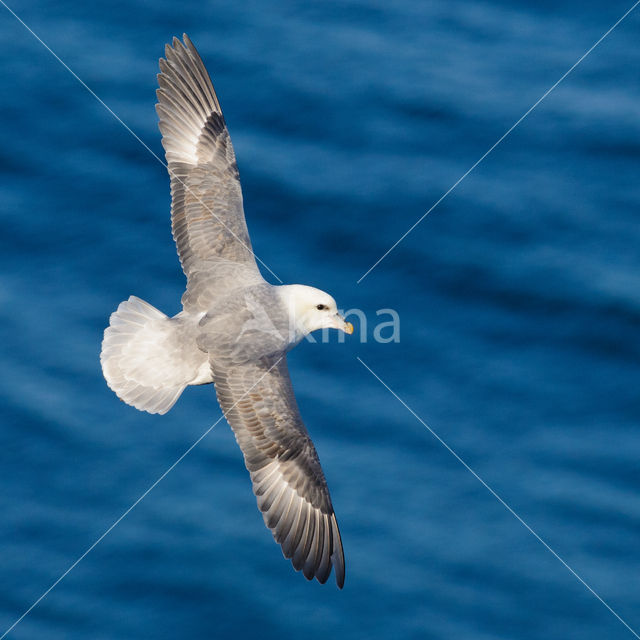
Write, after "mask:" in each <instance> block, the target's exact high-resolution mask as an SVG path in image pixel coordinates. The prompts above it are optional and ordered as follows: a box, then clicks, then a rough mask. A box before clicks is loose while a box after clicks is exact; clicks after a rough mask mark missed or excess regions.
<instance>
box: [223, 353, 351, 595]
mask: <svg viewBox="0 0 640 640" xmlns="http://www.w3.org/2000/svg"><path fill="white" fill-rule="evenodd" d="M211 370H212V373H213V378H214V383H215V387H216V392H217V395H218V401H219V402H220V406H221V407H222V410H223V412H224V414H225V417H226V418H227V420H228V422H229V424H230V425H231V428H232V429H233V432H234V434H235V436H236V440H237V441H238V444H239V445H240V448H241V449H242V453H243V454H244V461H245V464H246V466H247V469H248V470H249V473H250V475H251V481H252V483H253V492H254V493H255V494H256V498H257V501H258V507H259V509H260V511H262V515H263V518H264V521H265V524H266V525H267V527H268V528H269V529H271V532H272V533H273V537H274V538H275V540H276V542H278V543H279V544H280V545H281V547H282V552H283V554H284V556H285V557H286V558H290V559H291V562H292V564H293V566H294V568H295V569H296V570H297V571H299V570H300V569H302V572H303V573H304V575H305V577H306V578H307V579H308V580H311V579H312V578H313V577H315V578H316V579H317V580H318V581H319V582H321V583H324V582H326V580H327V578H328V577H329V574H330V573H331V567H332V566H333V567H334V569H335V576H336V582H337V584H338V586H339V587H340V588H342V586H343V585H344V571H345V570H344V553H343V550H342V540H341V539H340V531H339V530H338V523H337V521H336V516H335V513H334V511H333V506H332V504H331V497H330V496H329V489H328V488H327V482H326V480H325V478H324V474H323V472H322V468H321V467H320V461H319V460H318V454H317V453H316V449H315V447H314V446H313V442H311V438H310V437H309V434H308V432H307V430H306V428H305V426H304V424H303V422H302V419H301V417H300V412H299V410H298V406H297V404H296V400H295V396H294V394H293V388H292V386H291V379H290V377H289V371H288V368H287V363H286V359H285V356H284V355H282V356H278V357H277V358H276V357H272V358H264V359H262V360H260V361H258V362H251V363H245V364H241V365H239V364H228V363H225V362H224V361H217V362H216V360H215V359H213V358H212V359H211Z"/></svg>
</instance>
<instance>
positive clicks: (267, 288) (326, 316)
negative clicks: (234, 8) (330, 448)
mask: <svg viewBox="0 0 640 640" xmlns="http://www.w3.org/2000/svg"><path fill="white" fill-rule="evenodd" d="M165 56H166V58H165V59H163V58H161V59H160V73H159V74H158V84H159V89H158V90H157V96H158V104H157V105H156V110H157V112H158V117H159V120H160V122H159V126H160V132H161V133H162V145H163V147H164V150H165V153H166V160H167V168H168V170H169V175H170V178H171V198H172V200H171V228H172V232H173V238H174V240H175V242H176V245H177V249H178V256H179V258H180V262H181V264H182V269H183V271H184V273H185V275H186V277H187V287H186V291H185V293H184V295H183V296H182V308H183V310H182V311H181V312H180V313H178V314H177V315H176V316H174V317H173V318H170V317H168V316H166V315H165V314H164V313H162V312H161V311H159V310H158V309H156V308H155V307H153V306H151V305H150V304H148V303H147V302H144V301H143V300H141V299H139V298H136V297H135V296H131V297H130V298H129V299H128V300H126V301H124V302H122V303H121V304H120V305H119V307H118V309H117V310H116V311H115V312H114V313H113V314H112V315H111V318H110V321H109V327H107V329H106V330H105V332H104V340H103V342H102V352H101V354H100V362H101V364H102V371H103V373H104V377H105V378H106V380H107V384H108V385H109V387H110V388H111V389H112V390H113V391H114V392H115V393H116V394H117V395H118V397H119V398H120V399H121V400H123V401H124V402H126V403H128V404H130V405H133V406H134V407H136V408H137V409H140V410H143V411H148V412H149V413H161V414H163V413H166V412H167V411H169V409H170V408H171V407H172V406H173V405H174V403H175V402H176V400H177V399H178V397H179V396H180V394H181V393H182V392H183V391H184V389H185V388H186V387H187V386H188V385H201V384H208V383H213V384H214V386H215V390H216V394H217V397H218V402H219V403H220V407H221V408H222V412H223V414H224V416H225V418H226V419H227V421H228V422H229V424H230V425H231V428H232V429H233V432H234V434H235V437H236V440H237V442H238V445H239V446H240V449H241V450H242V453H243V455H244V462H245V465H246V467H247V469H248V471H249V474H250V476H251V481H252V484H253V491H254V493H255V495H256V498H257V502H258V508H259V509H260V511H261V512H262V515H263V518H264V521H265V524H266V525H267V527H268V528H269V529H270V530H271V532H272V533H273V536H274V538H275V540H276V542H277V543H278V544H280V545H281V547H282V552H283V554H284V556H285V557H286V558H290V559H291V562H292V564H293V566H294V568H295V569H296V571H299V570H302V572H303V574H304V576H305V577H306V578H307V579H308V580H311V579H312V578H314V577H315V578H316V579H317V580H318V581H319V582H321V583H324V582H326V581H327V578H328V577H329V574H330V573H331V567H333V568H334V569H335V577H336V582H337V584H338V587H340V588H342V586H343V585H344V574H345V569H344V553H343V550H342V541H341V539H340V531H339V530H338V523H337V521H336V516H335V513H334V510H333V506H332V504H331V497H330V495H329V489H328V487H327V482H326V480H325V477H324V473H323V472H322V468H321V467H320V461H319V460H318V454H317V453H316V449H315V447H314V446H313V442H312V441H311V438H310V437H309V433H308V432H307V429H306V428H305V426H304V423H303V422H302V418H301V417H300V412H299V410H298V406H297V404H296V399H295V396H294V393H293V388H292V386H291V379H290V377H289V372H288V369H287V361H286V354H287V352H288V351H289V350H290V349H292V348H293V347H294V346H295V345H296V344H298V343H299V342H300V340H302V338H303V337H304V336H305V335H307V334H308V333H310V332H311V331H315V330H317V329H323V328H334V329H339V330H342V331H344V332H346V333H352V332H353V327H352V326H351V324H350V323H348V322H346V321H345V320H344V318H343V317H342V316H341V315H340V314H339V313H338V309H337V306H336V302H335V300H334V299H333V298H332V297H331V296H330V295H329V294H327V293H325V292H324V291H320V290H319V289H315V288H313V287H308V286H304V285H298V284H294V285H281V286H274V285H271V284H269V283H268V282H266V281H265V280H264V279H263V277H262V276H261V275H260V271H259V270H258V266H257V264H256V259H255V256H254V253H253V251H252V249H251V241H250V240H249V233H248V231H247V226H246V222H245V219H244V211H243V206H242V191H241V188H240V180H239V175H238V166H237V164H236V159H235V154H234V151H233V147H232V145H231V139H230V137H229V132H228V131H227V127H226V124H225V121H224V117H223V115H222V110H221V109H220V103H219V102H218V98H217V97H216V93H215V91H214V89H213V85H212V84H211V79H210V78H209V74H208V73H207V70H206V69H205V66H204V64H203V62H202V60H201V58H200V56H199V54H198V52H197V51H196V48H195V47H194V45H193V43H192V42H191V40H190V39H189V37H188V36H187V35H186V34H184V36H183V42H181V41H180V40H179V39H178V38H174V39H173V43H172V45H167V46H166V48H165Z"/></svg>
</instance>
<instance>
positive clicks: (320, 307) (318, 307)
mask: <svg viewBox="0 0 640 640" xmlns="http://www.w3.org/2000/svg"><path fill="white" fill-rule="evenodd" d="M326 308H327V307H326V306H325V305H323V304H319V305H318V306H317V307H316V309H317V310H318V311H323V310H324V309H326Z"/></svg>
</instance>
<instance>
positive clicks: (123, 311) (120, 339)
mask: <svg viewBox="0 0 640 640" xmlns="http://www.w3.org/2000/svg"><path fill="white" fill-rule="evenodd" d="M177 331H178V325H177V324H176V323H175V322H174V321H172V320H171V318H169V317H168V316H166V315H165V314H164V313H162V312H161V311H158V309H156V308H155V307H152V306H151V305H150V304H148V303H147V302H145V301H144V300H140V298H136V297H135V296H131V297H130V298H129V299H128V300H126V301H125V302H121V303H120V306H119V307H118V309H117V311H115V313H112V314H111V318H110V319H109V326H108V327H107V328H106V329H105V332H104V340H103V341H102V352H101V353H100V363H101V364H102V372H103V373H104V377H105V378H106V380H107V384H108V385H109V387H110V388H111V389H112V390H113V391H114V392H115V393H116V395H117V396H118V397H119V398H120V399H121V400H124V402H126V403H127V404H130V405H133V406H134V407H135V408H136V409H141V410H143V411H148V412H149V413H166V412H167V411H169V409H171V407H172V406H173V405H174V404H175V402H176V400H177V399H178V398H179V397H180V394H181V393H182V392H183V391H184V388H185V387H186V386H187V385H188V384H189V383H190V382H191V380H192V379H193V371H192V367H187V366H186V364H185V362H184V358H183V355H182V353H181V349H180V341H179V339H178V338H179V335H178V332H177Z"/></svg>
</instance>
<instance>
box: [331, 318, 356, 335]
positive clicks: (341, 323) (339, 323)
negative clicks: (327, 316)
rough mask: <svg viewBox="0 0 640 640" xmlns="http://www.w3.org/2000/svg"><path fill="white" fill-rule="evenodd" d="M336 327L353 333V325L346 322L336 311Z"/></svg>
mask: <svg viewBox="0 0 640 640" xmlns="http://www.w3.org/2000/svg"><path fill="white" fill-rule="evenodd" d="M335 327H336V329H341V330H342V331H344V332H345V333H348V334H349V335H351V334H352V333H353V325H352V324H351V323H350V322H347V321H346V320H345V319H344V318H343V317H342V316H341V315H340V314H339V313H336V325H335Z"/></svg>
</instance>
